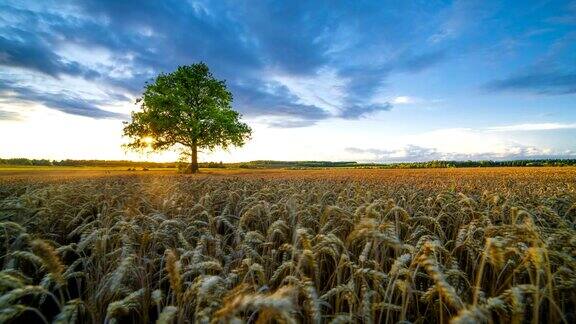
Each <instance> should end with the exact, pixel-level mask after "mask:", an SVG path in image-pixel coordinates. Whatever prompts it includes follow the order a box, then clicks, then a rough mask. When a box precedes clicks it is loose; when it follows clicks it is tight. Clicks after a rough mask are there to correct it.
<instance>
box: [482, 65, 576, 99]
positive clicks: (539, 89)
mask: <svg viewBox="0 0 576 324" xmlns="http://www.w3.org/2000/svg"><path fill="white" fill-rule="evenodd" d="M484 89H485V90H488V91H526V92H533V93H538V94H545V95H558V94H560V95H562V94H574V93H576V72H569V71H559V72H556V71H551V72H538V71H535V72H533V73H525V74H522V75H517V76H511V77H509V78H506V79H502V80H496V81H492V82H490V83H488V84H486V85H485V86H484Z"/></svg>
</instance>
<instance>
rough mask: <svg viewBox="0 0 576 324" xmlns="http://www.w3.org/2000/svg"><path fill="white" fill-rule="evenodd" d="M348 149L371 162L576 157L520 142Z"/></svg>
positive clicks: (572, 154) (571, 152) (575, 155)
mask: <svg viewBox="0 0 576 324" xmlns="http://www.w3.org/2000/svg"><path fill="white" fill-rule="evenodd" d="M346 151H347V152H349V153H352V154H360V155H364V156H365V157H366V156H367V158H365V161H370V162H426V161H433V160H442V161H467V160H474V161H479V160H522V159H551V158H575V157H576V152H573V151H563V152H553V151H551V150H549V149H541V148H537V147H534V146H525V145H520V144H515V145H508V146H506V147H505V148H504V149H503V150H501V151H499V152H477V153H460V152H444V151H439V150H438V149H436V148H432V147H422V146H418V145H406V146H404V147H402V148H399V149H396V150H383V149H374V148H368V149H366V148H357V147H348V148H346Z"/></svg>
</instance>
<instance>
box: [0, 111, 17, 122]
mask: <svg viewBox="0 0 576 324" xmlns="http://www.w3.org/2000/svg"><path fill="white" fill-rule="evenodd" d="M21 119H22V118H21V116H20V114H18V113H15V112H13V111H6V110H0V121H2V120H8V121H14V120H21Z"/></svg>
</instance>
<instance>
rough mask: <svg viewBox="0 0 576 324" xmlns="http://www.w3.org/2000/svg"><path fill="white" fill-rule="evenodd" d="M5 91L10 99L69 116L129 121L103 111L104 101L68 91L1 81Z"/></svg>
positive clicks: (125, 116) (0, 89) (123, 115)
mask: <svg viewBox="0 0 576 324" xmlns="http://www.w3.org/2000/svg"><path fill="white" fill-rule="evenodd" d="M3 91H8V92H10V93H11V95H10V97H11V98H15V99H17V100H19V101H32V102H37V103H40V104H43V105H44V106H46V107H48V108H52V109H55V110H58V111H61V112H64V113H67V114H72V115H79V116H84V117H91V118H95V119H127V117H128V116H127V115H126V114H119V113H115V112H111V111H107V110H104V109H101V108H100V107H99V106H100V105H105V104H106V103H107V102H106V101H104V100H86V99H83V98H80V97H78V96H76V95H74V94H73V93H70V92H67V91H59V92H57V93H47V92H42V91H38V90H35V89H33V88H30V87H25V86H20V85H17V84H14V83H11V82H7V81H4V80H0V93H1V92H3Z"/></svg>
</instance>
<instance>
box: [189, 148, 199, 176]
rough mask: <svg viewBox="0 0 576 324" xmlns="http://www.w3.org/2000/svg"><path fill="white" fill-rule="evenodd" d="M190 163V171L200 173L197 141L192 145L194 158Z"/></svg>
mask: <svg viewBox="0 0 576 324" xmlns="http://www.w3.org/2000/svg"><path fill="white" fill-rule="evenodd" d="M191 160H192V161H191V163H190V171H191V172H192V173H198V146H197V145H196V141H194V142H193V144H192V157H191Z"/></svg>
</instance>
